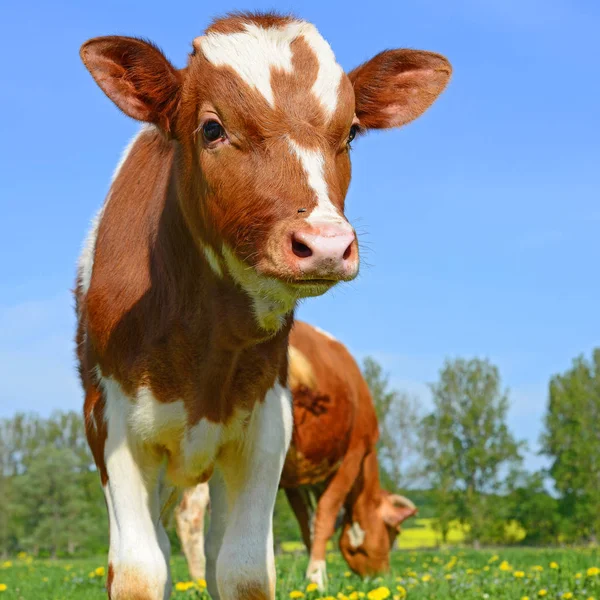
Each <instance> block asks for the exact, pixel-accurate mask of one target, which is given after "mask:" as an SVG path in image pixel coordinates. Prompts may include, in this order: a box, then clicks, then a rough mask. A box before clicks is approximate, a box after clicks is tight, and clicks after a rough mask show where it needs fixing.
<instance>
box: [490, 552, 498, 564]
mask: <svg viewBox="0 0 600 600" xmlns="http://www.w3.org/2000/svg"><path fill="white" fill-rule="evenodd" d="M497 560H500V557H499V556H498V555H497V554H494V556H492V558H490V560H488V562H489V563H490V565H491V564H492V563H495V562H496V561H497Z"/></svg>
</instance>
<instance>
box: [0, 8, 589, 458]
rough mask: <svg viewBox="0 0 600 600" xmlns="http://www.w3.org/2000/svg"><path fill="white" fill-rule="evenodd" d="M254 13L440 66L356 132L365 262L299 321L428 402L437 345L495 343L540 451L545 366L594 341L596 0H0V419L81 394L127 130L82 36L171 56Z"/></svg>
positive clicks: (440, 348) (562, 362) (347, 56)
mask: <svg viewBox="0 0 600 600" xmlns="http://www.w3.org/2000/svg"><path fill="white" fill-rule="evenodd" d="M269 8H276V9H277V10H280V11H284V12H287V11H292V12H294V13H296V14H298V15H299V16H302V17H303V18H305V19H307V20H310V21H312V22H314V23H315V24H316V25H317V27H318V28H319V30H320V31H321V33H322V34H323V35H324V36H325V37H326V38H327V39H328V40H329V42H330V43H331V45H332V47H333V49H334V51H335V53H336V55H337V57H338V60H339V62H340V63H341V64H342V65H343V66H344V67H345V68H346V69H351V68H352V67H354V66H356V65H357V64H359V63H361V62H362V61H364V60H366V59H368V58H370V57H371V56H372V55H374V54H376V53H377V52H379V51H380V50H383V49H385V48H391V47H402V46H405V47H413V48H420V49H426V50H435V51H437V52H441V53H443V54H445V55H447V56H448V57H449V59H450V60H451V62H452V63H453V66H454V77H453V80H452V82H451V84H450V87H449V89H448V90H447V92H446V93H445V94H444V95H443V96H442V97H441V99H440V100H439V101H438V102H437V103H436V104H435V105H434V106H433V108H432V109H431V110H430V111H429V112H428V113H427V114H426V115H425V116H424V117H422V118H421V119H419V120H418V121H416V122H414V123H413V124H411V125H409V126H408V127H406V128H404V129H402V130H395V131H392V132H383V133H376V134H371V135H369V136H367V137H365V138H362V139H360V140H359V141H357V142H356V143H355V145H354V151H353V164H354V177H353V183H352V186H351V189H350V193H349V196H348V201H347V207H348V209H347V213H348V215H349V216H350V218H351V220H352V221H353V222H354V223H355V225H356V226H357V228H358V230H359V232H361V239H362V241H363V242H364V248H363V258H364V262H363V266H362V270H361V275H360V278H359V279H358V280H357V281H355V282H353V283H352V284H349V285H346V286H345V287H344V288H340V289H338V290H337V291H335V292H333V293H330V294H329V295H328V296H326V297H323V298H319V299H312V300H310V301H307V302H306V303H305V304H304V305H303V306H302V307H301V309H300V311H299V315H300V317H302V318H303V319H306V320H308V321H310V322H312V323H315V324H317V325H319V326H321V327H323V328H325V329H328V330H329V331H331V332H332V333H334V334H335V335H336V336H337V337H338V338H339V339H341V340H342V341H344V342H345V343H346V344H347V345H348V346H349V347H350V349H351V350H352V352H353V353H354V354H355V356H357V357H358V358H362V357H364V356H366V355H368V354H371V355H374V356H375V357H376V358H378V359H379V360H381V361H382V362H383V364H384V366H385V368H386V369H387V370H388V371H389V372H390V374H391V376H392V381H393V383H394V384H395V385H396V386H397V387H399V388H400V389H403V390H406V391H409V392H411V393H416V394H418V395H419V397H420V398H421V401H422V403H423V406H424V407H425V408H426V407H427V406H428V404H429V402H430V397H429V393H428V391H427V385H426V384H427V382H430V381H433V380H434V379H435V378H436V376H437V372H438V370H439V368H440V367H441V365H442V363H443V360H444V358H445V357H454V356H465V357H472V356H482V357H488V358H490V359H491V360H492V361H493V362H494V363H496V364H497V365H498V366H499V368H500V370H501V374H502V377H503V382H504V384H505V385H506V386H508V387H509V388H510V397H511V399H512V408H511V413H510V423H511V426H512V428H513V431H514V432H515V433H516V434H517V436H519V437H521V438H526V439H528V440H529V441H530V444H531V447H532V451H535V449H536V444H537V440H538V436H539V432H540V426H541V419H542V416H543V413H544V409H545V403H546V388H547V382H548V379H549V377H550V376H551V375H552V374H553V373H556V372H558V371H561V370H564V369H566V368H568V367H569V365H570V362H571V359H572V358H573V357H574V356H576V355H578V354H580V353H586V354H588V355H589V353H590V351H591V349H592V347H593V346H594V345H598V344H600V322H599V319H598V299H599V297H600V279H599V277H598V265H599V264H600V249H599V244H598V236H597V231H598V228H599V227H600V203H599V200H600V182H599V175H600V146H599V139H600V116H599V109H600V60H599V56H600V54H599V50H598V31H600V4H599V3H598V2H597V1H595V0H406V1H399V0H394V1H390V0H371V1H370V2H368V3H360V4H359V3H354V2H330V1H327V2H325V1H323V0H319V1H314V0H309V1H306V0H302V1H301V2H300V1H297V2H292V1H287V2H286V1H277V0H270V1H269V2H262V0H258V1H256V2H254V3H252V4H250V3H248V2H247V0H239V1H238V2H230V1H229V0H227V1H223V2H220V3H219V6H218V7H216V4H211V3H209V2H202V1H200V0H196V1H194V2H188V1H187V0H184V1H181V2H155V1H154V0H145V1H144V2H117V1H114V0H113V1H103V2H79V1H78V2H63V1H56V2H41V1H39V0H37V1H36V2H3V3H2V6H1V8H0V23H2V25H1V26H0V31H1V35H0V67H1V70H0V72H1V86H0V90H1V93H0V114H1V119H2V125H1V128H0V131H1V132H2V135H1V143H0V169H1V177H0V203H1V207H0V208H1V212H0V416H9V415H11V414H13V413H14V412H15V411H17V410H35V411H39V412H40V413H42V414H48V413H49V412H50V411H52V410H53V409H57V408H60V409H76V410H78V409H79V407H80V405H81V394H80V391H79V388H78V384H77V380H76V378H75V368H74V360H73V343H72V337H73V330H74V319H73V310H72V300H71V296H70V293H69V290H70V288H71V286H72V283H73V278H74V273H75V262H76V258H77V255H78V253H79V249H80V246H81V242H82V240H83V237H84V234H85V232H86V230H87V228H88V224H89V221H90V219H91V217H92V216H93V214H94V213H95V211H96V210H97V209H98V208H99V206H100V205H101V203H102V201H103V199H104V196H105V194H106V191H107V187H108V181H109V178H110V175H111V173H112V170H113V168H114V167H115V165H116V162H117V160H118V157H119V155H120V153H121V151H122V149H123V147H124V146H125V145H126V143H127V141H128V140H129V138H130V137H131V136H132V135H133V134H134V133H135V131H136V130H137V128H138V125H137V124H136V123H134V122H133V121H131V120H129V119H127V118H126V117H124V116H123V115H122V114H121V113H119V111H118V110H117V109H116V108H115V107H114V106H113V105H112V104H111V103H110V101H109V100H108V99H107V98H106V97H105V96H104V95H103V94H102V92H101V91H100V90H99V88H97V87H96V85H95V84H94V82H93V80H92V78H91V77H90V76H89V74H88V73H87V71H86V70H85V69H84V67H83V66H82V64H81V62H80V60H79V56H78V49H79V46H80V44H81V43H82V42H84V41H85V40H86V39H87V38H89V37H93V36H97V35H105V34H115V33H118V34H126V35H138V36H144V37H147V38H150V39H152V40H154V41H155V42H157V43H158V44H159V45H160V46H161V47H162V48H163V49H164V50H165V52H166V53H167V55H168V56H169V57H170V58H171V60H172V61H173V62H174V63H175V64H176V65H177V66H183V65H184V63H185V60H186V55H187V52H188V51H189V50H190V43H191V40H192V39H193V38H194V37H195V36H197V35H199V34H200V33H201V32H202V30H203V28H204V27H205V26H206V25H207V23H208V21H209V19H210V18H211V17H212V16H215V15H218V14H221V13H223V12H225V11H228V10H233V9H269ZM528 464H529V466H530V467H536V466H538V465H540V464H542V461H540V459H539V458H537V457H535V456H534V455H533V453H532V454H531V455H530V456H529V457H528Z"/></svg>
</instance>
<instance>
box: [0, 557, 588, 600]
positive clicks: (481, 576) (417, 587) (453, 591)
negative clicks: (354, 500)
mask: <svg viewBox="0 0 600 600" xmlns="http://www.w3.org/2000/svg"><path fill="white" fill-rule="evenodd" d="M503 561H506V562H505V563H503ZM277 562H278V575H279V580H278V598H281V599H288V598H289V593H290V592H291V591H293V590H298V591H301V592H303V593H304V594H305V596H304V598H305V600H316V599H317V598H320V597H321V594H319V593H318V592H307V591H306V582H305V581H304V579H303V574H304V569H305V568H306V562H307V561H306V557H305V556H304V555H303V554H297V555H283V556H281V557H279V558H278V561H277ZM551 563H556V565H553V566H554V567H556V568H552V567H551ZM103 564H104V558H103V557H99V558H96V559H87V560H70V561H67V560H60V561H50V560H31V559H30V558H26V557H21V558H15V559H14V560H12V561H9V562H6V563H0V590H3V591H0V600H9V599H10V600H17V599H24V600H70V599H77V600H100V599H105V598H106V596H105V591H104V576H103V575H102V574H100V575H96V574H95V570H96V569H98V573H102V565H103ZM599 567H600V551H599V550H598V549H560V550H557V549H547V550H531V549H507V550H502V551H499V552H497V554H494V553H493V552H491V551H490V552H488V551H481V552H476V551H472V550H455V551H437V552H436V551H419V552H416V551H398V552H395V553H394V555H393V558H392V571H391V572H390V573H388V574H387V575H385V576H383V577H378V578H375V579H370V580H361V579H360V578H358V577H356V576H355V575H350V574H349V573H348V572H347V567H346V564H345V563H344V561H343V559H342V558H341V556H340V555H339V554H337V553H331V554H330V555H329V556H328V570H329V577H330V582H329V589H328V595H330V596H334V597H338V598H341V600H345V598H344V596H345V597H348V598H349V599H350V600H357V599H358V598H362V597H366V600H384V598H385V597H386V596H387V595H388V594H389V598H390V600H394V599H393V596H395V597H396V598H395V600H399V598H404V597H406V598H407V599H408V600H426V599H427V600H434V599H435V600H444V599H446V598H454V599H457V600H475V599H478V600H479V599H486V598H488V599H490V600H493V599H498V600H509V599H510V600H521V598H523V597H529V598H530V600H534V599H536V600H538V599H539V598H542V597H544V598H546V599H547V600H550V599H552V600H555V599H568V598H572V599H573V600H575V599H577V600H579V599H581V600H587V599H589V598H594V599H595V600H600V570H599V569H598V568H599ZM521 573H522V574H523V575H522V576H521V577H518V576H516V575H521ZM173 575H174V581H175V582H185V581H187V579H188V576H187V571H186V568H185V563H184V561H183V559H182V558H181V557H176V558H174V559H173ZM4 586H6V589H5V590H4ZM398 586H401V587H400V591H399V590H398ZM402 589H404V590H406V596H405V595H404V593H403V592H402V591H401V590H402ZM373 590H378V591H377V592H376V593H375V594H373V593H371V594H369V592H372V591H373ZM386 590H389V591H386ZM542 590H546V594H545V595H543V596H541V595H540V592H541V591H542ZM569 594H572V596H570V595H569ZM173 598H174V599H175V600H186V599H188V600H192V599H203V600H207V598H208V596H207V594H206V592H204V591H202V590H201V588H198V587H192V588H190V589H189V590H187V591H174V593H173Z"/></svg>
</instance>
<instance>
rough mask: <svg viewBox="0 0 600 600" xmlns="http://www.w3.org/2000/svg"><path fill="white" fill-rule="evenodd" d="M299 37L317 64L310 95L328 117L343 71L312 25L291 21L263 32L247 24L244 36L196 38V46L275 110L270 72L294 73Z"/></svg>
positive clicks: (335, 103) (251, 24) (227, 35)
mask: <svg viewBox="0 0 600 600" xmlns="http://www.w3.org/2000/svg"><path fill="white" fill-rule="evenodd" d="M300 36H302V37H303V38H304V39H305V40H306V42H307V43H308V45H309V46H310V48H311V49H312V51H313V52H314V53H315V55H316V57H317V60H318V62H319V71H318V74H317V79H316V81H315V83H314V84H313V87H312V92H313V93H314V94H315V96H316V97H317V99H318V100H319V102H320V103H321V104H322V106H323V108H324V109H325V111H326V113H327V115H328V117H330V116H331V114H333V112H334V111H335V108H336V106H337V99H338V88H339V83H340V80H341V77H342V73H343V71H342V68H341V67H340V66H339V65H338V64H337V62H336V60H335V56H334V54H333V51H332V50H331V48H330V46H329V44H328V43H327V42H326V41H325V40H324V39H323V37H322V36H321V35H320V34H319V32H318V31H317V29H316V28H315V27H314V25H312V24H310V23H305V22H303V21H294V22H292V23H289V24H287V25H285V26H284V27H269V28H265V27H260V26H258V25H255V24H253V23H247V24H246V25H245V31H243V32H237V33H226V34H224V33H209V34H207V35H206V36H204V37H202V38H199V45H200V48H201V49H202V52H203V54H204V56H205V57H206V59H207V60H208V61H209V62H210V63H212V64H213V65H215V66H218V67H220V66H228V67H231V68H232V69H233V70H234V71H235V72H236V73H237V74H238V75H239V76H240V77H241V78H242V79H243V80H244V81H245V82H246V83H247V84H248V85H249V86H251V87H254V88H256V89H257V90H258V91H259V92H260V93H261V94H262V95H263V97H264V98H265V99H266V100H267V102H268V103H269V104H270V105H271V106H274V105H275V97H274V94H273V88H272V86H271V72H272V71H273V70H275V69H278V70H281V71H285V72H286V73H291V72H292V71H293V65H292V49H291V44H292V42H293V41H294V40H295V39H297V38H298V37H300Z"/></svg>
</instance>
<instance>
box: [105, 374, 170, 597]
mask: <svg viewBox="0 0 600 600" xmlns="http://www.w3.org/2000/svg"><path fill="white" fill-rule="evenodd" d="M101 383H102V386H103V388H104V392H105V398H106V406H105V420H106V426H107V430H108V435H107V439H106V444H105V449H104V457H105V462H106V469H107V472H108V483H107V485H106V486H105V489H104V491H105V494H106V498H107V506H108V510H109V519H110V529H111V536H110V552H109V556H110V560H111V562H112V566H113V569H114V574H115V575H114V579H113V583H112V597H113V598H124V597H126V596H127V595H129V594H131V592H132V590H131V588H130V586H131V585H132V582H133V584H134V585H139V582H140V581H143V582H145V584H146V585H147V586H148V591H149V593H150V594H151V595H150V596H148V597H149V598H152V600H166V599H167V598H168V597H169V594H170V587H171V585H170V576H169V548H168V540H167V537H166V533H165V532H164V529H163V527H162V524H161V522H160V518H159V517H160V502H159V493H158V488H159V485H158V484H159V480H160V470H161V464H160V462H159V461H157V460H156V458H155V457H154V456H153V455H152V454H149V453H148V452H147V451H146V450H145V449H144V448H142V447H140V444H139V443H137V442H136V440H135V439H134V437H133V436H132V435H131V431H130V427H129V411H130V408H131V401H130V399H129V398H128V397H127V396H126V395H125V394H124V393H123V390H122V389H121V387H120V385H119V384H118V383H116V382H115V381H114V380H112V379H110V378H105V379H102V382H101Z"/></svg>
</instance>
